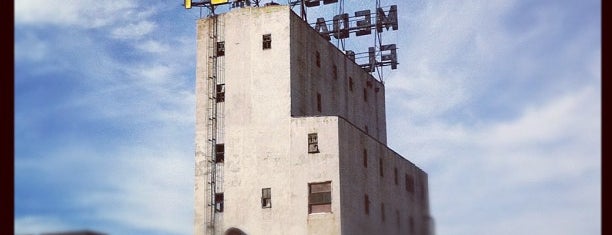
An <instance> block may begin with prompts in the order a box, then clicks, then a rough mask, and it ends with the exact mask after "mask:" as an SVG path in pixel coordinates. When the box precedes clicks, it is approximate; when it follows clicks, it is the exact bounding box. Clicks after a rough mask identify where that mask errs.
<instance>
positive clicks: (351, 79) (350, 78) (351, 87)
mask: <svg viewBox="0 0 612 235" xmlns="http://www.w3.org/2000/svg"><path fill="white" fill-rule="evenodd" d="M349 90H350V91H353V78H352V77H349Z"/></svg>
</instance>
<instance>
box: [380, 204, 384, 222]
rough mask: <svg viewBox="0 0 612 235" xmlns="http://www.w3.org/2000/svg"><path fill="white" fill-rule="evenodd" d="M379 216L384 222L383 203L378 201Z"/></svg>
mask: <svg viewBox="0 0 612 235" xmlns="http://www.w3.org/2000/svg"><path fill="white" fill-rule="evenodd" d="M380 218H381V219H382V221H383V222H385V203H382V202H381V203H380Z"/></svg>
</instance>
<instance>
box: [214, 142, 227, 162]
mask: <svg viewBox="0 0 612 235" xmlns="http://www.w3.org/2000/svg"><path fill="white" fill-rule="evenodd" d="M224 161H225V144H217V145H215V163H222V162H224Z"/></svg>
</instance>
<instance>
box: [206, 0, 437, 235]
mask: <svg viewBox="0 0 612 235" xmlns="http://www.w3.org/2000/svg"><path fill="white" fill-rule="evenodd" d="M196 76H197V77H196V152H195V219H194V234H196V235H203V234H207V235H208V234H224V233H225V232H226V231H227V230H228V229H233V230H236V231H238V229H239V230H240V231H241V232H243V233H244V234H250V235H264V234H295V235H300V234H304V235H306V234H309V235H315V234H317V235H321V234H342V235H360V234H364V235H365V234H413V235H425V234H431V233H432V229H433V226H432V219H431V217H430V212H429V200H428V197H429V196H428V186H427V174H426V173H425V172H424V171H423V170H421V169H419V168H418V167H417V166H415V165H414V164H413V163H411V162H410V161H408V160H406V158H404V157H402V156H400V155H399V154H398V153H396V152H394V151H393V150H392V149H390V148H389V147H387V135H386V134H387V133H386V120H385V87H384V84H382V83H381V82H379V81H378V80H376V79H375V78H374V77H372V76H371V75H370V74H369V73H368V72H365V71H364V70H363V69H362V68H361V67H360V66H359V65H357V64H356V63H355V62H353V61H352V60H350V59H349V58H348V57H347V56H346V55H345V54H344V53H343V52H342V51H340V50H339V49H337V48H336V47H335V46H334V45H333V44H331V43H330V42H329V41H328V40H326V39H324V38H323V37H322V36H320V35H319V34H318V33H317V32H315V31H314V30H313V29H312V28H311V27H310V26H309V25H308V23H306V22H305V21H303V20H302V19H301V18H300V17H299V16H298V15H296V14H295V13H294V12H293V11H292V10H291V9H290V8H289V7H288V6H268V7H261V8H254V7H247V8H241V9H234V10H232V11H230V12H228V13H224V14H221V15H217V16H215V17H209V18H205V19H200V20H198V22H197V73H196ZM236 234H238V233H236Z"/></svg>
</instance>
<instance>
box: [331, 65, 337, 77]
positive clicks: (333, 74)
mask: <svg viewBox="0 0 612 235" xmlns="http://www.w3.org/2000/svg"><path fill="white" fill-rule="evenodd" d="M332 76H333V78H334V79H335V80H337V79H338V67H337V66H336V65H334V67H332Z"/></svg>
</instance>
